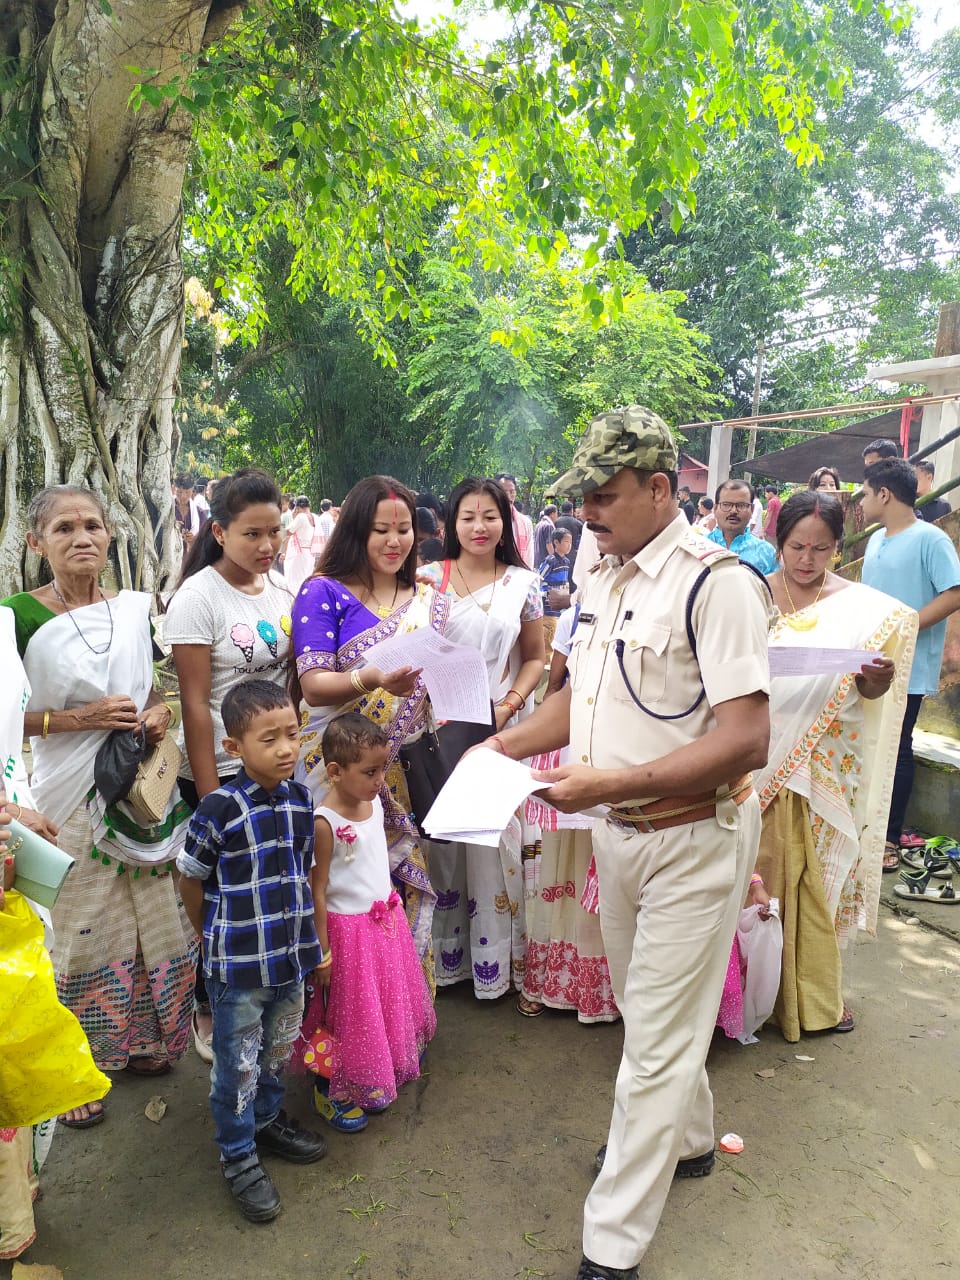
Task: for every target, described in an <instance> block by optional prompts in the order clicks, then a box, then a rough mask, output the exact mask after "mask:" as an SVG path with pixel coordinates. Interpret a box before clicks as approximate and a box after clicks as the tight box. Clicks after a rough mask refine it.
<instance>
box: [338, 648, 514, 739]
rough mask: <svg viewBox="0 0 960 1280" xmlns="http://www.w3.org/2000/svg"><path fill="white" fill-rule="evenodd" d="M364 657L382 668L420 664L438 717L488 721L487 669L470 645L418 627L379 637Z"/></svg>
mask: <svg viewBox="0 0 960 1280" xmlns="http://www.w3.org/2000/svg"><path fill="white" fill-rule="evenodd" d="M365 658H366V661H367V662H368V663H370V665H371V666H374V667H380V668H381V669H382V670H383V671H396V670H398V668H400V667H419V668H420V670H422V672H423V683H424V684H425V685H426V686H427V693H429V695H430V703H431V706H432V707H433V714H434V716H435V718H436V719H437V720H465V721H467V723H469V724H489V723H490V691H489V688H488V685H487V668H486V666H485V664H484V661H483V658H482V657H481V655H480V651H479V650H478V649H474V648H473V647H472V646H471V645H465V644H454V643H453V641H452V640H447V639H446V638H445V637H444V636H440V635H437V633H436V631H433V630H432V629H431V628H430V627H420V628H419V629H418V630H416V631H407V632H404V633H402V634H401V635H398V636H391V638H390V639H389V640H381V641H380V643H379V644H375V645H373V646H372V647H371V648H369V649H368V650H367V652H366V654H365ZM361 674H362V668H361Z"/></svg>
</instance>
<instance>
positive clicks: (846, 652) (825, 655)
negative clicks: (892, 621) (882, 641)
mask: <svg viewBox="0 0 960 1280" xmlns="http://www.w3.org/2000/svg"><path fill="white" fill-rule="evenodd" d="M769 653H770V674H771V676H823V675H830V674H831V673H833V672H836V673H837V674H838V675H846V674H847V672H848V671H859V670H860V668H861V667H863V666H866V665H867V664H868V663H871V662H873V661H874V660H875V659H877V658H882V657H883V655H882V654H880V653H874V652H873V650H872V649H822V648H816V647H813V646H802V645H776V644H772V645H771V646H770V649H769Z"/></svg>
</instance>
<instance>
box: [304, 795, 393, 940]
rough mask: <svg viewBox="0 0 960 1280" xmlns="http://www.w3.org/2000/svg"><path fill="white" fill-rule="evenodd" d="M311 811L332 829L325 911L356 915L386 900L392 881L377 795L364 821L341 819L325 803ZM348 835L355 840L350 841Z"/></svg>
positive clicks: (381, 810)
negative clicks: (331, 848) (325, 821)
mask: <svg viewBox="0 0 960 1280" xmlns="http://www.w3.org/2000/svg"><path fill="white" fill-rule="evenodd" d="M315 812H316V813H317V814H319V816H320V817H321V818H325V819H326V820H327V822H329V824H330V830H331V831H332V832H333V856H332V857H331V859H330V879H329V881H328V882H327V910H328V911H335V912H337V914H338V915H342V916H359V915H365V914H366V912H368V911H369V910H370V908H371V907H372V906H373V904H374V903H375V902H386V900H387V898H388V897H389V896H390V891H391V889H392V888H393V884H392V883H391V880H390V858H389V854H388V852H387V836H386V832H385V831H384V827H383V804H382V803H381V800H380V797H379V796H375V797H374V800H373V813H372V814H371V815H370V817H369V818H367V819H366V820H365V821H364V822H358V821H357V820H356V819H351V818H345V817H343V815H342V814H339V813H337V812H336V810H334V809H330V808H328V807H327V806H326V805H318V806H317V807H316V809H315ZM338 833H339V834H338ZM351 835H354V836H355V837H356V839H354V840H351V839H350V836H351Z"/></svg>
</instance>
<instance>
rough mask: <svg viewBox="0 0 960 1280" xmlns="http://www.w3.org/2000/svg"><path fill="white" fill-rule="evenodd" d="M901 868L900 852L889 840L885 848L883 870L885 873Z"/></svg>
mask: <svg viewBox="0 0 960 1280" xmlns="http://www.w3.org/2000/svg"><path fill="white" fill-rule="evenodd" d="M899 867H900V850H899V849H898V848H897V846H896V845H895V844H894V843H893V841H892V840H888V841H887V842H886V844H885V845H884V846H883V869H884V871H885V872H886V871H897V870H899Z"/></svg>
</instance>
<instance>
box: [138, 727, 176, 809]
mask: <svg viewBox="0 0 960 1280" xmlns="http://www.w3.org/2000/svg"><path fill="white" fill-rule="evenodd" d="M182 760H183V756H182V755H181V752H180V748H179V747H178V746H177V744H176V741H175V740H174V738H173V737H172V736H171V735H170V734H169V733H166V734H164V736H163V737H162V738H161V739H160V741H159V742H158V743H157V745H156V746H155V747H151V748H150V749H149V750H148V752H147V754H146V755H145V756H144V758H143V759H142V760H141V761H140V763H139V764H138V765H137V776H136V777H135V778H134V780H133V785H132V786H131V787H130V790H129V791H128V792H127V794H126V795H125V796H124V800H125V801H126V803H127V806H128V807H129V809H130V811H131V813H132V814H133V815H134V817H135V818H136V820H137V822H138V823H139V824H140V825H141V826H142V827H155V826H156V825H157V823H158V822H162V821H163V818H164V815H165V813H166V812H167V806H168V805H169V803H170V797H171V796H172V795H173V788H174V787H175V786H176V784H177V774H178V773H179V772H180V764H181V761H182Z"/></svg>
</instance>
